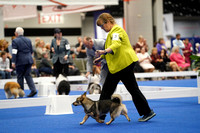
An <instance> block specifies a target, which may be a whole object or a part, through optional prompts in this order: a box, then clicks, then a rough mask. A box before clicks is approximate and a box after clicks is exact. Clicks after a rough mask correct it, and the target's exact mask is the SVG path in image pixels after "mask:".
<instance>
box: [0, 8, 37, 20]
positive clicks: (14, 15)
mask: <svg viewBox="0 0 200 133" xmlns="http://www.w3.org/2000/svg"><path fill="white" fill-rule="evenodd" d="M33 17H37V10H36V6H28V5H12V6H11V5H4V6H3V20H4V21H7V20H16V19H25V18H33Z"/></svg>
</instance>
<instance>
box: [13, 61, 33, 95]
mask: <svg viewBox="0 0 200 133" xmlns="http://www.w3.org/2000/svg"><path fill="white" fill-rule="evenodd" d="M31 66H32V64H26V65H20V66H17V67H16V72H17V82H18V83H19V85H20V86H21V89H23V90H24V78H25V80H26V83H27V84H28V87H29V88H30V90H31V92H36V88H35V84H34V82H33V79H32V77H31Z"/></svg>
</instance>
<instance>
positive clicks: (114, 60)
mask: <svg viewBox="0 0 200 133" xmlns="http://www.w3.org/2000/svg"><path fill="white" fill-rule="evenodd" d="M107 48H111V49H112V51H113V53H108V54H106V55H102V56H101V57H102V58H105V59H106V61H107V64H108V69H109V71H110V73H112V74H114V73H117V72H119V71H121V70H122V69H124V68H126V67H127V66H129V65H130V64H132V63H133V62H136V61H138V58H137V56H136V54H135V51H134V50H133V48H132V46H131V44H130V41H129V38H128V35H127V34H126V32H125V31H124V29H123V28H121V27H120V26H119V25H114V26H113V28H112V29H111V30H110V32H109V33H108V36H107V39H106V43H105V49H107Z"/></svg>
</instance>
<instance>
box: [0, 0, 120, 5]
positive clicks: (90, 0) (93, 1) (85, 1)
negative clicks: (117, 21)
mask: <svg viewBox="0 0 200 133" xmlns="http://www.w3.org/2000/svg"><path fill="white" fill-rule="evenodd" d="M0 5H63V6H66V5H118V0H0Z"/></svg>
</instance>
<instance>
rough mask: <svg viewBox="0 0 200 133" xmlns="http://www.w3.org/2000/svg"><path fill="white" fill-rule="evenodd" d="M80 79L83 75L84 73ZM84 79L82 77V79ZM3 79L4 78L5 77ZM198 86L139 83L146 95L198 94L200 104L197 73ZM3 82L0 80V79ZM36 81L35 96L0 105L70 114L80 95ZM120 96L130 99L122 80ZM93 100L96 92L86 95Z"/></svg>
mask: <svg viewBox="0 0 200 133" xmlns="http://www.w3.org/2000/svg"><path fill="white" fill-rule="evenodd" d="M135 75H136V77H144V76H146V77H148V76H149V73H146V75H144V74H135ZM184 75H185V76H198V74H197V72H193V71H192V72H180V73H176V75H175V74H174V73H171V72H164V73H153V74H152V73H151V77H160V76H162V77H163V76H184ZM76 78H77V76H76V77H68V80H69V81H70V80H71V81H72V80H73V81H74V80H76ZM79 79H84V78H83V76H82V77H79ZM84 80H85V79H84ZM4 81H5V80H4ZM197 81H198V87H197V88H195V87H161V86H139V88H140V90H141V91H142V93H143V94H144V95H145V97H146V98H147V99H162V98H177V97H194V96H198V103H199V104H200V77H197ZM0 82H2V81H0ZM34 82H37V83H38V87H39V88H38V96H39V97H36V98H23V99H8V100H0V109H6V108H19V107H33V106H46V112H45V114H46V115H60V114H72V113H73V109H72V106H71V104H72V102H74V101H75V100H76V98H77V97H78V96H80V95H67V96H66V95H61V96H60V95H56V86H55V84H53V83H52V82H55V78H44V77H42V78H38V79H34ZM86 90H87V85H86V84H76V85H75V84H72V85H71V91H86ZM115 93H118V94H120V95H121V96H122V99H123V101H130V100H132V97H131V95H130V94H129V93H128V91H127V90H126V88H125V87H124V85H123V84H118V86H117V89H116V92H115ZM87 96H88V97H89V98H91V99H93V100H98V99H99V94H94V95H89V94H88V95H87Z"/></svg>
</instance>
